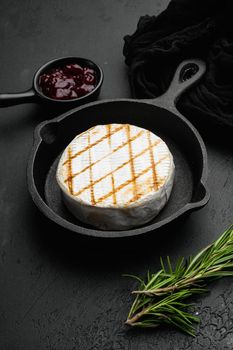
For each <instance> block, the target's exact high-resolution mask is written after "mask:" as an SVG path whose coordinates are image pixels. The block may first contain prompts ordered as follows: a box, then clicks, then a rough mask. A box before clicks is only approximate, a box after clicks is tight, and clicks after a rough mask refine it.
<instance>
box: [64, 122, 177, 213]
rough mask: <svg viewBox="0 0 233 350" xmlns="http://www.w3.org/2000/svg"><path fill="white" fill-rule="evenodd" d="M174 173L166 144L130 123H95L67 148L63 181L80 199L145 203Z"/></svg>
mask: <svg viewBox="0 0 233 350" xmlns="http://www.w3.org/2000/svg"><path fill="white" fill-rule="evenodd" d="M172 171H173V158H172V155H171V153H170V151H169V149H168V147H167V145H166V143H165V142H164V141H163V140H162V139H161V138H159V137H158V136H156V135H155V134H153V133H152V132H150V131H149V130H146V129H143V128H140V127H138V126H134V125H130V124H108V125H97V126H94V127H92V128H90V129H88V130H87V131H85V132H83V133H82V134H80V135H78V136H76V137H75V138H74V139H73V141H71V143H70V144H69V145H68V147H67V148H66V149H65V151H64V152H63V155H62V157H61V159H60V162H59V165H58V170H57V179H58V183H59V184H60V186H61V187H62V189H63V190H64V191H65V192H66V193H67V194H68V195H70V196H71V197H73V198H74V199H75V200H77V201H79V202H84V203H85V204H88V205H92V206H99V207H111V208H112V207H128V206H131V205H135V204H136V205H137V204H140V203H141V202H142V201H145V199H146V198H147V197H148V196H151V195H153V194H154V193H155V192H157V191H159V190H160V189H161V188H162V187H163V186H164V185H165V184H166V182H167V180H168V179H169V178H170V176H171V172H172Z"/></svg>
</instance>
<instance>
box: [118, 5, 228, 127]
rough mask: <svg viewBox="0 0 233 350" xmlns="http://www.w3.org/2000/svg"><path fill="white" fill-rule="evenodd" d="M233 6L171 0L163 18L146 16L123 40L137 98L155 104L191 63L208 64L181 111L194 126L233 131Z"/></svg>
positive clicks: (180, 102) (131, 83)
mask: <svg viewBox="0 0 233 350" xmlns="http://www.w3.org/2000/svg"><path fill="white" fill-rule="evenodd" d="M232 10H233V0H230V1H228V0H222V1H219V0H218V1H216V0H172V1H171V2H170V3H169V5H168V7H167V9H166V10H165V11H163V12H162V13H161V14H160V15H159V16H157V17H156V16H148V15H146V16H143V17H141V18H140V19H139V22H138V26H137V29H136V31H135V33H134V34H133V35H127V36H125V37H124V40H125V43H124V49H123V54H124V56H125V62H126V64H127V65H128V66H129V82H130V86H131V90H132V95H133V97H136V98H152V97H155V96H159V95H161V94H162V93H163V92H165V91H166V89H167V88H168V86H169V83H170V81H171V78H172V76H173V74H174V72H175V69H176V67H177V65H178V64H179V63H180V62H181V61H182V60H184V59H187V58H200V59H203V60H204V61H205V62H206V64H207V71H206V73H205V75H204V77H203V78H202V80H201V81H200V82H199V83H198V84H197V85H196V86H195V87H193V88H191V89H190V90H188V91H187V92H186V93H185V94H184V95H183V96H182V97H181V98H180V100H179V102H178V105H177V108H178V109H179V111H180V112H181V113H182V114H183V115H185V116H186V117H187V118H189V119H190V120H191V121H193V122H195V124H198V123H201V122H202V121H203V122H204V121H208V123H209V121H214V122H215V126H216V123H217V124H225V125H228V126H233V11H232Z"/></svg>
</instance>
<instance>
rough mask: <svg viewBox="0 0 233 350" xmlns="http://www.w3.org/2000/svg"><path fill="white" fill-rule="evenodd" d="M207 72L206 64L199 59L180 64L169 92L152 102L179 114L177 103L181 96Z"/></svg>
mask: <svg viewBox="0 0 233 350" xmlns="http://www.w3.org/2000/svg"><path fill="white" fill-rule="evenodd" d="M205 71H206V64H205V62H204V61H201V60H199V59H189V60H185V61H183V62H181V63H180V65H179V66H178V67H177V69H176V72H175V74H174V77H173V79H172V81H171V84H170V86H169V88H168V90H167V91H166V92H165V93H164V94H163V95H161V96H159V97H157V98H155V99H152V100H150V102H151V103H153V104H155V105H156V106H160V107H163V108H166V109H169V110H171V111H173V112H178V111H177V109H176V107H175V106H176V102H177V101H178V98H179V97H180V95H181V94H182V93H183V92H184V91H186V90H187V89H188V88H189V87H191V86H192V85H193V84H195V83H197V82H198V80H199V79H200V78H201V77H202V76H203V74H204V73H205Z"/></svg>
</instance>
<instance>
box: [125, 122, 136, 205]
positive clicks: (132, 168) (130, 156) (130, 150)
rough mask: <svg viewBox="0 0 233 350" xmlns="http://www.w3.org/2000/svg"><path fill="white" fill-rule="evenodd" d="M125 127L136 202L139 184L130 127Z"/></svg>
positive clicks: (127, 125)
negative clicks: (136, 176)
mask: <svg viewBox="0 0 233 350" xmlns="http://www.w3.org/2000/svg"><path fill="white" fill-rule="evenodd" d="M125 127H126V134H127V140H128V147H129V164H130V171H131V178H132V187H133V200H136V199H137V183H136V178H135V168H134V159H133V149H132V144H131V142H130V125H129V124H126V126H125Z"/></svg>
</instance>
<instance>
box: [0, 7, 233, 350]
mask: <svg viewBox="0 0 233 350" xmlns="http://www.w3.org/2000/svg"><path fill="white" fill-rule="evenodd" d="M167 4H168V0H163V1H162V0H146V1H143V0H106V1H104V0H99V1H91V0H79V1H75V0H69V1H65V0H57V1H53V0H48V1H36V0H31V1H29V0H25V1H17V0H9V1H6V0H2V1H1V14H0V40H1V41H0V42H1V45H0V48H1V54H0V91H2V92H6V91H12V92H15V91H20V90H24V89H27V88H29V87H30V85H31V80H32V75H33V73H34V71H35V70H36V69H37V68H38V67H40V65H41V64H43V63H44V62H46V61H47V60H50V59H53V58H56V57H60V56H66V55H77V56H83V57H89V58H91V59H93V60H94V61H96V62H97V63H99V64H100V65H101V66H102V68H103V70H104V73H105V80H104V84H103V88H102V93H101V96H100V98H115V97H129V96H130V90H129V86H128V81H127V70H126V67H125V64H124V59H123V55H122V47H123V36H124V35H125V34H129V33H132V32H134V30H135V28H136V24H137V21H138V18H139V16H141V15H144V14H158V13H159V12H160V11H162V10H163V9H164V8H165V7H166V6H167ZM54 116H55V112H54V113H53V111H48V110H46V109H43V108H42V107H41V106H37V105H35V104H24V105H20V106H15V107H9V108H4V109H1V110H0V159H1V165H0V217H1V219H0V220H1V221H0V349H1V350H29V349H33V350H46V349H49V350H55V349H56V350H74V349H78V350H121V349H132V350H152V349H153V350H154V349H159V350H163V349H164V350H165V349H166V350H168V349H172V350H175V349H177V350H181V349H193V350H199V349H211V350H213V349H220V350H222V349H229V350H230V349H232V348H233V320H232V318H233V280H232V279H231V278H228V279H224V280H221V281H218V282H216V283H213V284H212V285H211V286H210V293H209V294H207V295H206V296H204V297H201V298H199V299H198V300H196V309H195V310H196V311H195V312H196V313H198V314H199V315H200V319H201V322H200V324H199V325H198V327H197V336H196V337H195V338H192V337H190V336H187V335H185V334H183V333H181V332H179V331H178V330H176V329H173V328H170V327H169V328H158V329H156V330H137V329H134V330H132V329H129V328H128V327H126V326H125V325H124V321H125V319H126V317H127V312H128V311H129V307H130V305H131V302H132V300H133V299H132V297H131V295H130V291H131V290H132V289H133V288H135V287H136V284H135V282H134V281H133V280H131V279H129V278H125V277H122V274H124V273H131V274H139V275H141V276H144V275H145V273H146V271H147V269H150V270H151V271H156V270H157V269H158V268H159V256H160V255H168V254H169V255H170V256H171V258H172V260H173V261H174V259H176V258H177V257H178V256H180V255H182V256H185V257H188V256H189V255H190V254H194V253H196V252H197V251H198V250H199V249H201V248H202V247H204V246H205V245H207V244H208V243H210V242H211V241H212V240H214V239H215V238H217V237H218V235H219V234H220V233H222V232H223V230H224V229H226V228H227V227H228V226H229V225H230V224H231V223H232V211H233V210H232V209H233V196H232V192H233V191H232V189H233V176H232V173H233V154H232V149H233V147H232V146H233V142H232V137H230V136H229V135H228V136H226V137H224V138H219V137H217V136H218V134H217V131H218V130H215V131H214V128H213V127H212V126H210V127H209V130H205V131H204V130H203V131H202V130H200V132H201V133H202V135H203V138H204V141H205V142H206V146H207V151H208V157H209V178H208V186H209V188H210V192H211V199H210V201H209V203H208V205H207V206H206V207H204V208H203V209H201V210H199V211H197V212H195V213H192V214H191V215H189V216H188V217H186V218H185V219H183V220H181V221H179V222H177V223H175V224H172V225H170V226H168V227H167V228H166V229H163V230H162V231H161V232H158V233H155V234H154V235H153V237H150V238H146V237H145V238H143V239H139V238H137V239H131V240H129V241H126V240H119V241H116V240H114V241H111V240H110V241H109V240H96V239H91V238H85V237H81V236H74V235H72V234H71V233H70V232H68V231H65V230H63V229H61V228H60V227H58V226H56V225H55V224H53V223H52V222H49V221H48V220H47V219H46V218H44V216H43V215H42V214H41V213H40V212H39V211H38V210H37V208H36V207H35V206H34V204H33V203H32V200H31V198H30V196H29V194H28V190H27V184H26V166H27V159H28V155H29V152H30V149H31V146H32V139H33V130H34V128H35V126H36V125H37V124H38V123H39V122H41V121H42V120H45V119H48V118H52V117H54Z"/></svg>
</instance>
